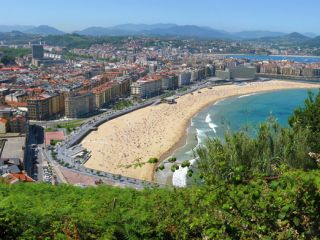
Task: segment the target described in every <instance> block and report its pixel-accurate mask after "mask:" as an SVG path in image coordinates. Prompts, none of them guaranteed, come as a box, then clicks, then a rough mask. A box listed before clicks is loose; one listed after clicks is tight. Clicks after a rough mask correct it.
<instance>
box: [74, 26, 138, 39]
mask: <svg viewBox="0 0 320 240" xmlns="http://www.w3.org/2000/svg"><path fill="white" fill-rule="evenodd" d="M75 33H77V34H80V35H86V36H96V37H97V36H126V35H133V34H135V32H132V31H127V30H122V29H113V28H105V27H89V28H86V29H83V30H81V31H76V32H75Z"/></svg>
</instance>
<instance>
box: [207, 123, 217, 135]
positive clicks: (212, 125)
mask: <svg viewBox="0 0 320 240" xmlns="http://www.w3.org/2000/svg"><path fill="white" fill-rule="evenodd" d="M209 127H210V128H211V129H212V131H213V132H214V133H217V130H216V128H217V127H218V125H216V124H214V123H209Z"/></svg>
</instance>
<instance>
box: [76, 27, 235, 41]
mask: <svg viewBox="0 0 320 240" xmlns="http://www.w3.org/2000/svg"><path fill="white" fill-rule="evenodd" d="M76 33H77V34H81V35H89V36H115V35H118V36H125V35H140V36H141V35H142V36H175V37H198V38H215V39H216V38H233V36H232V35H231V34H230V33H227V32H225V31H220V30H215V29H212V28H209V27H199V26H194V25H184V26H179V25H175V24H152V25H148V24H124V25H117V26H114V27H110V28H104V27H90V28H86V29H84V30H82V31H78V32H76Z"/></svg>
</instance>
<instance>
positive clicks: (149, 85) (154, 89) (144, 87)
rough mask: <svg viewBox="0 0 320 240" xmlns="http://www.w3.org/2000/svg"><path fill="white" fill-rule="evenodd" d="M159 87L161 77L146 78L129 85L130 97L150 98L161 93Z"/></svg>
mask: <svg viewBox="0 0 320 240" xmlns="http://www.w3.org/2000/svg"><path fill="white" fill-rule="evenodd" d="M161 86H162V77H161V76H159V75H152V76H147V77H144V78H141V79H139V80H138V81H136V82H134V83H132V84H131V95H132V96H133V97H136V98H150V97H153V96H156V95H159V94H160V93H161Z"/></svg>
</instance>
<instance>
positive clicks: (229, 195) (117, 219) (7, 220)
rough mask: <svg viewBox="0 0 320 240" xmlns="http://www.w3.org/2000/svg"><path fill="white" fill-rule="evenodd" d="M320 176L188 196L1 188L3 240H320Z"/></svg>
mask: <svg viewBox="0 0 320 240" xmlns="http://www.w3.org/2000/svg"><path fill="white" fill-rule="evenodd" d="M319 179H320V172H319V171H311V172H308V173H305V172H303V171H301V170H299V171H291V172H290V173H286V174H284V175H283V176H282V177H280V178H279V179H276V180H273V181H270V182H268V181H266V180H264V179H262V178H261V179H259V178H257V179H255V180H252V181H250V182H249V183H247V184H240V185H234V184H227V183H225V182H221V183H220V184H218V185H216V186H202V187H195V188H188V189H173V190H172V189H171V190H170V189H149V190H148V189H147V190H143V191H136V190H133V189H119V188H112V187H106V186H100V187H97V188H86V189H82V188H78V187H73V186H64V185H62V186H58V187H55V186H50V185H45V184H20V185H12V186H10V185H6V184H0V238H1V239H35V238H36V239H45V238H47V239H258V238H265V239H299V238H301V239H302V238H306V239H317V236H320V225H319V222H320V215H319V211H320V204H319V202H320V180H319Z"/></svg>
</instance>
